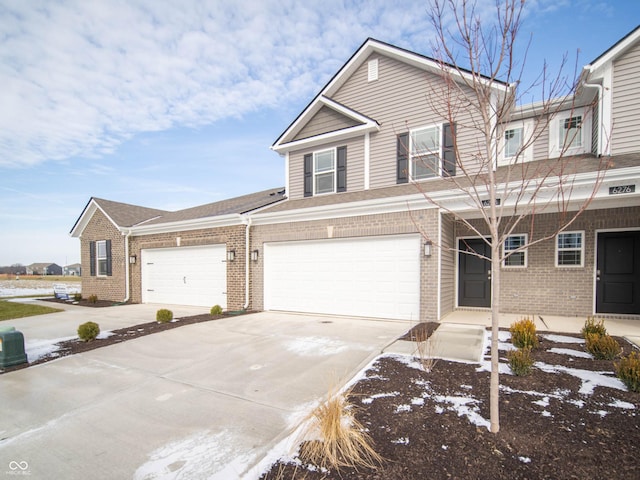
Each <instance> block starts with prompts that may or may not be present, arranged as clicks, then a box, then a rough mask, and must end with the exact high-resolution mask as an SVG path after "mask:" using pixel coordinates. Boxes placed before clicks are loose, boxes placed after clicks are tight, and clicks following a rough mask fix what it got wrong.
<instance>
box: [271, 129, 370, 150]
mask: <svg viewBox="0 0 640 480" xmlns="http://www.w3.org/2000/svg"><path fill="white" fill-rule="evenodd" d="M379 130H380V127H379V126H378V124H376V123H373V122H372V123H369V124H367V125H356V126H355V127H349V128H343V129H341V130H335V131H333V132H327V133H323V134H321V135H315V136H313V137H308V138H303V139H301V140H296V141H294V142H289V143H284V144H282V145H279V146H277V147H275V146H274V147H271V148H272V150H274V151H276V152H278V153H285V152H288V151H291V150H299V149H301V148H310V147H313V146H315V145H319V144H322V143H326V142H327V141H335V142H338V141H340V140H344V139H345V138H350V137H355V136H358V135H364V134H365V133H367V132H374V131H376V132H377V131H379Z"/></svg>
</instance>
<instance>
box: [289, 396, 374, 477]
mask: <svg viewBox="0 0 640 480" xmlns="http://www.w3.org/2000/svg"><path fill="white" fill-rule="evenodd" d="M305 423H306V428H305V429H304V431H303V435H304V438H307V439H308V438H314V439H313V440H307V441H305V442H304V443H303V444H302V446H301V447H300V458H301V460H303V461H305V462H309V463H311V464H313V465H315V466H317V467H320V468H323V469H335V470H339V469H340V468H341V467H348V468H356V469H357V468H360V467H364V468H371V469H375V468H377V467H378V466H379V465H380V464H381V463H382V457H381V456H380V455H379V454H378V453H377V452H376V451H375V449H374V446H373V440H371V437H370V436H369V435H368V434H367V433H366V432H365V428H364V426H363V425H362V424H361V423H360V422H359V421H358V420H357V419H356V418H355V415H354V406H353V405H351V404H350V403H349V402H348V400H347V399H346V397H345V394H344V393H338V394H330V395H329V399H328V400H327V401H326V402H325V403H323V404H322V405H320V406H318V407H317V408H316V409H315V410H314V411H313V412H311V414H310V415H309V416H308V417H307V418H306V419H305Z"/></svg>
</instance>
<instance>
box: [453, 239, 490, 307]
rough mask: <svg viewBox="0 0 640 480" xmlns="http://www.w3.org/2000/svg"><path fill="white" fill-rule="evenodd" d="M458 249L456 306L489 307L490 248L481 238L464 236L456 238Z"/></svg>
mask: <svg viewBox="0 0 640 480" xmlns="http://www.w3.org/2000/svg"><path fill="white" fill-rule="evenodd" d="M458 250H459V253H458V306H460V307H490V306H491V262H490V261H489V260H488V259H489V258H491V248H490V247H489V245H487V243H486V242H485V241H484V240H482V239H481V238H465V239H460V240H458ZM464 252H475V254H473V253H464ZM476 254H477V255H482V256H484V257H486V258H480V257H478V256H477V255H476Z"/></svg>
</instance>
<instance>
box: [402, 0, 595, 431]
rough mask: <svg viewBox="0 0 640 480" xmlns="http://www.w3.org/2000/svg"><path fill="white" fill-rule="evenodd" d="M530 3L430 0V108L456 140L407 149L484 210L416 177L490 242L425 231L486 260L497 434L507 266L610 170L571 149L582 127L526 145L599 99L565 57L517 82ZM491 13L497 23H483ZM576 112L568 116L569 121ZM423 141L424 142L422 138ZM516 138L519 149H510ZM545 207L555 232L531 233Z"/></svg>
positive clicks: (582, 203) (561, 222)
mask: <svg viewBox="0 0 640 480" xmlns="http://www.w3.org/2000/svg"><path fill="white" fill-rule="evenodd" d="M524 6H525V1H524V0H496V3H495V10H494V11H493V15H492V16H487V15H485V18H481V13H483V12H480V11H479V10H478V9H477V8H476V7H477V6H476V2H474V1H467V0H460V1H457V0H432V1H431V8H430V10H429V14H430V17H431V22H432V24H433V28H434V32H435V38H436V40H435V45H434V59H435V60H436V61H437V62H438V63H439V66H440V69H441V72H442V73H441V77H442V80H443V81H444V82H440V83H439V84H438V85H439V86H434V87H432V89H431V91H429V92H427V94H426V96H425V97H426V99H427V102H428V104H429V108H431V109H432V110H433V111H434V112H436V113H438V114H439V115H440V116H441V117H442V119H443V121H444V122H446V123H447V125H448V126H449V129H450V131H449V132H445V137H446V136H447V135H449V136H450V137H449V139H448V141H445V143H447V144H448V145H444V146H443V151H444V153H443V154H442V158H440V148H439V147H440V145H437V147H438V148H433V147H432V146H430V145H429V144H428V143H429V142H428V141H424V139H419V138H413V139H412V145H413V148H411V150H412V151H407V157H408V159H409V160H408V161H409V162H421V165H420V167H417V166H416V165H417V163H414V164H412V166H411V168H412V170H413V171H415V169H417V168H422V169H423V170H422V171H423V172H424V171H425V169H432V170H434V172H433V175H434V176H439V175H440V172H441V171H442V172H443V173H442V176H443V179H442V181H443V182H444V183H445V189H446V190H448V191H451V190H455V191H457V192H458V193H464V195H462V197H463V198H464V199H465V204H466V207H467V208H466V210H467V212H466V213H468V212H469V211H474V212H475V214H476V215H475V216H476V217H480V219H479V221H478V219H476V221H471V220H469V219H468V218H467V215H465V212H462V211H461V209H460V207H459V205H458V206H454V205H452V204H451V203H448V202H447V200H446V199H443V197H442V196H439V195H438V192H441V191H442V190H443V189H440V188H439V189H437V191H431V190H429V191H427V188H426V187H425V185H424V184H421V183H420V182H415V180H412V181H414V184H415V185H416V187H417V188H418V189H420V191H421V192H422V194H423V195H424V197H425V199H426V200H427V201H429V202H430V203H431V204H433V205H435V206H437V207H438V208H439V209H440V210H441V211H442V212H445V214H449V215H451V216H452V217H453V218H454V219H455V220H456V221H457V222H459V224H461V225H463V226H464V227H465V228H467V229H468V230H469V231H471V232H473V235H477V237H479V238H481V239H484V242H485V243H486V245H487V246H488V250H489V251H490V255H487V254H486V253H483V252H479V251H474V250H473V249H465V251H464V252H461V251H460V249H459V248H458V246H457V245H455V246H454V247H453V248H452V247H451V246H444V245H438V244H437V239H431V238H428V237H427V238H428V239H429V240H431V241H432V242H433V243H434V244H436V245H438V246H440V247H441V248H449V250H453V251H455V252H456V254H460V253H463V254H466V255H475V256H477V257H480V258H484V259H486V260H487V261H489V262H490V265H491V381H490V415H491V419H490V420H491V427H490V429H491V431H492V432H498V431H499V429H500V423H499V383H500V381H499V375H498V363H499V362H498V360H499V356H498V331H499V314H500V312H501V305H500V290H501V289H500V282H501V276H500V274H501V265H502V264H503V262H505V261H509V260H508V259H509V258H510V257H511V256H514V255H518V254H519V253H520V252H524V251H525V250H526V249H527V248H529V247H531V246H532V245H535V244H537V243H540V242H544V241H548V240H550V239H552V238H554V237H555V236H556V235H557V234H558V233H560V232H562V231H564V230H566V229H567V228H568V227H569V226H570V225H571V224H572V223H574V221H575V220H576V218H577V217H578V216H579V215H580V214H581V213H582V212H583V211H584V210H585V209H586V208H587V207H588V206H589V204H590V202H591V200H592V199H593V198H594V195H595V193H596V192H597V190H598V188H599V186H600V184H601V182H602V180H603V176H604V171H605V170H606V167H607V162H606V160H605V159H604V158H598V157H596V156H587V157H588V158H586V159H585V156H581V157H576V156H568V155H566V153H567V152H568V151H570V150H569V148H570V147H571V146H572V143H573V141H574V138H575V136H576V135H578V134H579V130H580V128H581V125H571V124H569V125H566V126H565V127H566V128H565V131H566V133H565V135H564V138H559V140H558V145H557V154H556V155H554V158H546V159H532V158H530V153H529V152H531V148H530V147H532V145H533V144H534V143H535V142H536V141H537V140H538V139H539V138H540V137H541V135H543V134H546V133H545V132H548V128H549V124H550V122H551V121H552V120H553V119H554V117H555V116H556V114H557V113H558V112H559V111H565V112H566V111H567V110H569V111H570V112H573V110H574V109H576V108H581V109H582V111H583V116H582V117H581V119H582V120H581V121H584V115H587V114H588V113H587V112H590V111H592V108H591V107H592V104H594V103H593V98H591V99H590V97H589V95H591V97H593V93H592V92H585V91H582V90H581V89H580V88H579V86H580V83H579V81H578V80H577V79H576V75H575V74H574V75H573V79H572V80H569V79H568V78H567V77H566V76H563V75H562V74H561V73H562V70H563V69H566V67H567V61H566V56H565V57H564V58H563V59H562V65H561V68H560V71H559V73H558V74H557V75H554V76H553V77H551V76H550V75H549V73H548V68H547V66H546V65H544V66H543V67H542V70H541V72H540V75H539V76H538V78H537V79H536V80H535V81H534V82H532V85H529V86H528V87H526V88H525V87H524V86H523V85H521V84H520V83H521V78H522V76H523V75H522V74H523V70H524V67H525V63H526V49H525V53H524V54H518V52H517V50H516V39H517V37H518V34H519V30H520V26H521V16H522V13H523V8H524ZM487 18H489V19H490V20H493V21H488V22H487ZM434 85H435V84H434ZM442 85H444V86H442ZM516 87H517V88H516ZM532 89H536V90H539V91H540V95H541V97H542V98H541V99H540V100H539V101H537V102H536V103H535V104H531V105H529V106H528V107H526V108H523V107H521V106H520V105H521V102H522V100H523V98H528V97H530V96H531V92H532ZM525 116H526V118H527V121H528V122H529V125H531V127H530V128H527V129H523V130H520V131H519V132H518V133H519V135H522V138H519V139H518V140H519V142H514V143H511V142H509V140H510V138H508V136H509V134H507V135H506V136H507V138H505V133H506V131H505V125H506V124H507V123H508V122H509V121H513V120H514V119H519V118H523V117H525ZM573 117H574V115H571V114H570V115H569V119H570V121H571V119H572V118H573ZM595 117H596V118H597V115H596V116H595ZM594 121H596V120H595V119H594ZM420 142H424V144H422V145H418V144H420ZM513 145H517V147H515V149H514V146H513ZM407 148H408V147H407ZM505 148H509V149H510V150H509V152H508V155H504V154H503V153H504V149H505ZM506 157H508V160H505V158H506ZM499 159H501V161H500V162H499V161H498V160H499ZM447 162H449V163H451V164H453V165H455V174H449V175H448V174H447V172H449V171H450V170H449V169H447V168H445V167H446V164H447ZM585 162H586V163H585ZM585 165H587V166H586V167H585ZM585 168H588V170H590V171H594V170H595V171H597V172H598V177H597V181H596V182H595V183H594V182H591V183H590V184H589V185H587V186H584V185H578V184H577V182H576V174H577V173H579V172H580V171H581V169H582V170H584V169H585ZM578 189H580V191H579V192H578ZM585 189H586V190H588V191H587V192H586V193H585ZM462 210H465V209H462ZM541 213H554V214H556V215H557V224H556V225H555V227H554V230H553V232H549V231H548V230H547V231H543V232H537V231H536V230H535V227H536V216H537V215H538V214H541ZM519 226H520V227H521V228H524V226H526V228H528V232H529V235H528V237H527V238H526V241H524V242H523V243H520V244H517V245H514V246H512V248H511V249H508V250H506V251H505V250H504V249H503V245H504V244H505V241H506V240H507V239H508V238H509V237H510V236H511V235H512V234H514V232H516V228H517V227H519ZM423 235H425V234H424V233H423Z"/></svg>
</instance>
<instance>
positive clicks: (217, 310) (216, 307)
mask: <svg viewBox="0 0 640 480" xmlns="http://www.w3.org/2000/svg"><path fill="white" fill-rule="evenodd" d="M211 315H222V307H221V306H220V305H214V306H213V307H211Z"/></svg>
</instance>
